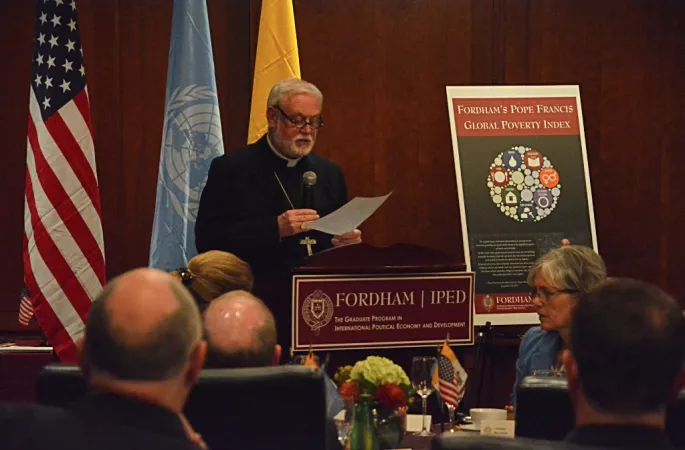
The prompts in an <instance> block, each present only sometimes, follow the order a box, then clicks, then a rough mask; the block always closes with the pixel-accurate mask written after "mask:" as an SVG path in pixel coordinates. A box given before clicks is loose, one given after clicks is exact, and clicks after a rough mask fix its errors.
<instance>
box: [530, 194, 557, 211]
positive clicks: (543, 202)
mask: <svg viewBox="0 0 685 450" xmlns="http://www.w3.org/2000/svg"><path fill="white" fill-rule="evenodd" d="M553 198H554V197H552V193H551V192H550V191H548V190H547V189H538V190H537V191H535V192H534V193H533V201H534V202H535V204H536V205H538V206H539V207H540V208H542V209H545V208H549V207H550V206H552V201H553Z"/></svg>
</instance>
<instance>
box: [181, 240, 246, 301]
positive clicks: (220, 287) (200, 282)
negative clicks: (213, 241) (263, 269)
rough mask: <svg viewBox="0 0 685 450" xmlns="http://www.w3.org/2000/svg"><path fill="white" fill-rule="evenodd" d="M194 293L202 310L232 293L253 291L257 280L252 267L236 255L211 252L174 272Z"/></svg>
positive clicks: (197, 257)
mask: <svg viewBox="0 0 685 450" xmlns="http://www.w3.org/2000/svg"><path fill="white" fill-rule="evenodd" d="M171 275H172V276H173V277H174V278H176V279H178V280H180V281H181V282H182V283H183V285H184V286H185V287H186V288H188V290H189V291H190V292H191V293H192V294H193V297H194V298H195V301H196V302H197V304H198V307H199V308H200V311H204V309H205V308H206V307H207V306H208V305H209V302H211V301H212V300H214V299H215V298H217V297H219V296H220V295H222V294H225V293H227V292H230V291H236V290H242V291H248V292H249V291H251V290H252V286H253V285H254V277H253V275H252V269H250V265H249V264H248V263H246V262H245V261H243V260H242V259H240V258H238V257H237V256H235V255H234V254H232V253H228V252H222V251H219V250H211V251H208V252H205V253H201V254H199V255H197V256H195V257H194V258H192V259H191V260H190V261H188V267H181V268H179V269H176V270H174V271H173V272H171Z"/></svg>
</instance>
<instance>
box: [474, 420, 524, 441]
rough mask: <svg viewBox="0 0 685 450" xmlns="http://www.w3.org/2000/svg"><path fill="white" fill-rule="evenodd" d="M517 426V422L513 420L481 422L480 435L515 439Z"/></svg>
mask: <svg viewBox="0 0 685 450" xmlns="http://www.w3.org/2000/svg"><path fill="white" fill-rule="evenodd" d="M515 426H516V422H515V421H513V420H482V421H481V422H480V434H481V436H494V437H501V438H509V439H514V428H515Z"/></svg>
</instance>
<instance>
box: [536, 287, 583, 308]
mask: <svg viewBox="0 0 685 450" xmlns="http://www.w3.org/2000/svg"><path fill="white" fill-rule="evenodd" d="M543 289H544V288H543ZM539 290H540V289H539V288H536V287H535V286H533V287H532V288H531V291H530V302H531V303H533V301H534V300H535V298H536V297H539V298H540V301H541V302H542V303H545V304H546V303H548V302H549V301H550V300H551V299H553V298H554V297H556V296H557V295H559V294H569V295H571V294H580V291H579V290H578V289H559V290H554V291H552V292H549V294H548V293H545V294H544V299H543V296H541V295H539V294H538V291H539Z"/></svg>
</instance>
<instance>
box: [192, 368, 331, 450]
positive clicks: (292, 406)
mask: <svg viewBox="0 0 685 450" xmlns="http://www.w3.org/2000/svg"><path fill="white" fill-rule="evenodd" d="M184 413H185V415H186V417H187V418H188V421H189V422H190V423H191V424H192V425H193V427H194V428H195V430H196V431H197V432H198V433H200V434H202V437H203V438H204V440H205V442H207V445H208V446H209V448H211V449H212V450H221V449H237V448H239V449H245V450H252V449H254V450H257V449H259V450H262V449H267V448H278V449H293V450H296V449H297V450H299V449H302V450H310V449H311V450H321V449H325V448H327V445H326V436H327V432H329V433H330V432H333V433H335V430H331V429H330V428H329V427H328V426H327V421H326V398H325V385H324V379H323V375H322V373H321V372H320V371H315V370H312V369H310V368H308V367H303V366H294V365H293V366H279V367H262V368H250V369H205V370H203V371H202V374H201V376H200V381H199V383H198V384H197V386H195V388H194V389H193V392H192V393H191V395H190V398H189V399H188V403H187V404H186V407H185V409H184Z"/></svg>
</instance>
